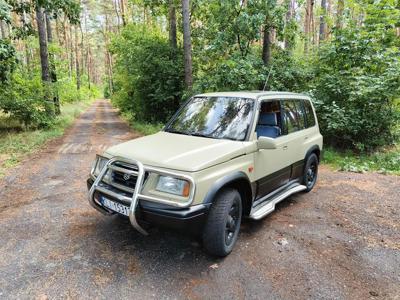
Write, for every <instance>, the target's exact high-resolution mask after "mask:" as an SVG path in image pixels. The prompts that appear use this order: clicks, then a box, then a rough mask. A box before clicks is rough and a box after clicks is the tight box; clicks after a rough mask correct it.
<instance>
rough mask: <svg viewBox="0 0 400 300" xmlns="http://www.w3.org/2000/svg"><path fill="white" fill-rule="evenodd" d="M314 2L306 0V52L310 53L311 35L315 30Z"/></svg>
mask: <svg viewBox="0 0 400 300" xmlns="http://www.w3.org/2000/svg"><path fill="white" fill-rule="evenodd" d="M313 18H314V0H306V12H305V16H304V38H305V40H304V52H308V48H309V44H310V35H311V34H312V29H313V26H312V25H313Z"/></svg>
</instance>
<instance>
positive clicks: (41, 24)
mask: <svg viewBox="0 0 400 300" xmlns="http://www.w3.org/2000/svg"><path fill="white" fill-rule="evenodd" d="M36 22H37V26H38V34H39V47H40V64H41V67H42V80H43V81H46V82H50V73H49V53H48V49H47V36H46V25H45V20H44V13H43V8H41V7H39V6H36Z"/></svg>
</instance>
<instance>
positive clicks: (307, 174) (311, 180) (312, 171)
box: [303, 153, 318, 193]
mask: <svg viewBox="0 0 400 300" xmlns="http://www.w3.org/2000/svg"><path fill="white" fill-rule="evenodd" d="M317 177H318V157H317V155H316V154H315V153H313V154H311V155H310V156H309V157H308V158H307V161H306V165H305V167H304V174H303V184H304V185H305V186H306V190H305V192H307V193H308V192H309V191H311V190H312V189H313V187H314V185H315V183H316V182H317Z"/></svg>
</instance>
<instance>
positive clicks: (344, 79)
mask: <svg viewBox="0 0 400 300" xmlns="http://www.w3.org/2000/svg"><path fill="white" fill-rule="evenodd" d="M399 55H400V53H399V51H398V49H397V48H390V47H387V45H385V44H384V43H382V41H381V40H380V39H379V32H376V33H375V36H371V33H368V34H365V33H363V32H361V31H359V30H358V29H348V30H344V31H342V32H340V33H339V34H337V35H336V38H335V39H334V40H332V42H331V43H329V44H326V45H325V46H323V47H321V49H320V51H319V53H318V57H317V59H316V61H315V66H316V68H315V74H316V78H315V80H314V87H313V90H312V93H313V96H314V97H315V104H316V107H317V110H318V113H319V121H320V126H321V129H322V132H323V134H324V137H325V141H327V142H328V143H330V144H331V145H334V146H337V147H341V148H351V149H355V150H358V151H371V150H373V149H374V148H376V147H379V146H383V145H388V144H392V143H393V142H394V141H395V139H396V136H395V132H394V129H395V128H394V126H395V124H398V122H399V109H398V108H396V104H395V99H396V98H397V97H399V92H400V89H399V87H400V85H399V84H400V72H399V70H400V62H399Z"/></svg>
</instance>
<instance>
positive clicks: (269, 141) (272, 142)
mask: <svg viewBox="0 0 400 300" xmlns="http://www.w3.org/2000/svg"><path fill="white" fill-rule="evenodd" d="M257 147H258V149H276V148H278V144H277V142H276V139H273V138H269V137H266V136H260V137H259V138H258V140H257Z"/></svg>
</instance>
